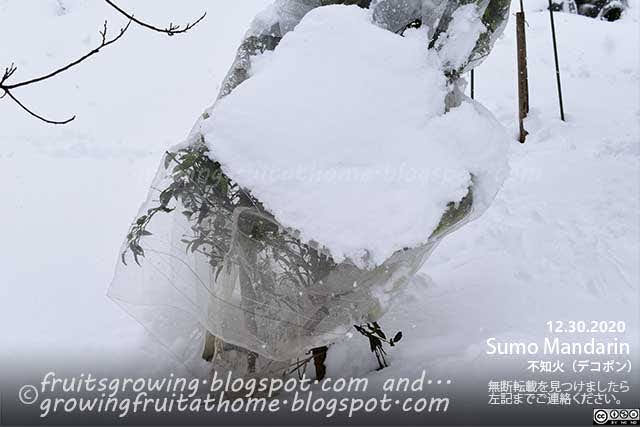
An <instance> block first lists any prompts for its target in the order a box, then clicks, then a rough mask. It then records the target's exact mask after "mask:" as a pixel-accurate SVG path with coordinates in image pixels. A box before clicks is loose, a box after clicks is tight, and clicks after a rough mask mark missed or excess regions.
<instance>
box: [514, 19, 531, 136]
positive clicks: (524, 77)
mask: <svg viewBox="0 0 640 427" xmlns="http://www.w3.org/2000/svg"><path fill="white" fill-rule="evenodd" d="M524 26H525V18H524V12H518V13H516V31H517V32H516V35H517V37H516V39H517V46H518V110H519V114H518V116H519V124H520V138H519V140H520V143H522V144H524V142H525V140H526V138H527V135H528V132H527V131H526V130H525V128H524V119H525V118H526V117H527V114H529V75H528V71H527V38H526V34H525V28H524Z"/></svg>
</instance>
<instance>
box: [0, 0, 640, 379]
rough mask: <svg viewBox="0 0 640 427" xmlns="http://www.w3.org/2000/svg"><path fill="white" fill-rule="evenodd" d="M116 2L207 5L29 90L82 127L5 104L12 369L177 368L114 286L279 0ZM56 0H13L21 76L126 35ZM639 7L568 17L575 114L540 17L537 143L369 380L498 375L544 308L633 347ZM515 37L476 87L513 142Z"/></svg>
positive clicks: (394, 314)
mask: <svg viewBox="0 0 640 427" xmlns="http://www.w3.org/2000/svg"><path fill="white" fill-rule="evenodd" d="M121 3H122V4H123V5H124V6H128V7H131V8H132V10H134V11H136V12H137V13H139V14H140V16H144V17H145V18H146V19H148V20H150V21H153V22H158V23H165V22H168V21H173V22H186V21H188V20H189V19H190V18H192V17H194V16H198V15H199V13H200V12H201V11H202V10H205V9H206V10H207V11H208V12H209V15H208V18H207V20H206V21H205V22H204V23H203V24H201V25H200V26H199V27H197V28H196V29H194V30H193V31H192V32H191V33H189V34H187V35H185V36H183V37H178V36H176V37H173V38H169V37H164V36H162V35H158V34H153V33H148V32H145V31H143V30H141V29H139V28H135V27H132V28H131V30H130V32H131V33H130V34H128V35H127V36H126V37H125V38H124V39H123V40H122V41H121V42H120V43H119V44H118V45H115V46H113V47H111V48H109V49H106V50H105V51H104V52H102V53H101V54H99V55H98V56H96V57H95V58H93V59H92V60H91V61H90V62H89V63H87V64H83V65H82V66H80V67H77V68H76V69H74V70H73V71H72V72H70V73H69V74H64V75H62V76H60V77H59V78H58V79H55V80H51V81H48V82H44V83H42V84H40V85H38V86H34V87H33V88H25V89H24V90H21V91H16V95H18V96H21V97H22V99H23V100H24V101H25V102H26V103H27V104H28V105H30V106H32V107H33V108H34V109H35V110H36V111H38V112H41V113H42V114H47V115H48V116H51V117H53V118H60V117H66V116H67V115H72V114H77V115H78V117H77V119H76V121H75V122H74V123H72V124H71V125H68V126H66V127H53V126H50V125H45V124H42V123H39V122H38V121H36V120H35V119H33V118H30V117H28V116H26V115H25V114H24V113H23V112H21V111H20V110H19V109H18V108H17V107H16V106H15V105H14V104H12V103H10V102H7V101H6V100H0V183H1V184H0V189H1V191H2V199H3V205H2V206H3V209H2V219H3V224H5V226H4V227H3V233H2V245H1V246H0V267H1V269H2V272H3V279H2V281H1V282H0V301H1V302H0V304H1V309H0V324H1V325H2V326H0V333H1V335H2V337H3V338H2V345H1V346H0V360H1V361H2V364H1V365H2V367H3V368H7V369H8V368H9V366H11V365H13V364H14V363H17V362H18V361H19V362H25V361H27V362H29V361H32V362H33V363H35V364H36V365H38V366H42V368H43V369H51V368H54V367H55V366H51V365H52V364H55V363H58V362H57V361H59V359H60V358H61V357H63V358H65V359H66V360H67V361H68V360H69V359H74V360H78V361H79V362H80V363H82V364H84V365H85V366H88V367H92V366H93V365H94V363H95V362H94V361H97V360H104V359H110V360H112V361H113V360H116V361H117V362H115V363H118V364H121V365H122V366H125V365H131V364H132V363H133V364H138V363H140V364H144V365H147V366H148V365H151V366H163V364H164V363H170V361H169V360H168V359H167V358H166V357H165V356H164V353H163V350H162V349H161V348H160V347H157V346H155V345H154V344H153V342H151V341H150V340H149V339H148V338H146V337H145V336H144V332H143V331H142V328H141V327H139V326H138V325H137V324H136V323H135V321H133V320H132V319H130V318H128V317H127V316H126V315H125V314H124V313H122V312H121V311H120V309H119V308H118V307H117V306H116V305H115V304H113V303H112V302H111V301H109V300H108V299H107V298H106V297H105V291H106V288H107V286H108V284H109V282H110V280H111V275H112V273H113V266H114V263H115V262H116V260H117V252H118V248H119V247H120V244H121V241H122V239H123V238H124V235H125V233H126V231H127V229H128V225H129V222H130V221H131V219H132V218H133V216H134V215H135V213H136V212H137V209H138V207H139V204H140V203H141V202H142V201H143V200H144V198H145V196H146V192H147V187H148V185H149V183H150V181H151V179H152V176H153V174H154V172H155V170H156V168H157V163H158V161H159V159H160V157H161V153H162V152H163V151H164V150H165V149H166V148H167V147H168V146H169V145H172V144H174V143H175V142H178V141H180V140H181V139H182V138H183V137H184V136H186V134H187V132H188V131H189V129H190V127H191V125H192V124H193V122H194V121H195V119H196V117H197V115H198V114H199V113H200V112H201V111H202V110H203V109H204V108H205V107H206V106H208V105H209V104H210V103H211V102H212V100H213V99H214V97H215V95H216V94H217V85H218V83H219V82H220V81H221V80H222V78H223V76H224V73H225V72H226V69H227V67H228V65H229V63H230V62H231V60H232V58H233V54H234V51H235V48H236V45H237V43H238V41H239V39H240V37H241V36H242V34H243V32H244V30H245V28H246V27H247V25H248V22H249V20H250V19H251V17H252V16H253V14H254V13H255V12H257V11H258V10H260V9H261V8H262V7H263V6H264V5H265V4H267V3H268V1H267V0H243V1H242V2H237V1H225V2H223V1H216V2H210V1H204V0H203V1H191V2H189V3H188V7H184V6H181V8H180V9H179V10H178V8H176V7H173V6H172V5H171V4H170V2H156V1H154V2H151V1H146V0H145V1H137V2H132V1H128V2H125V1H122V2H121ZM58 4H59V2H58V1H54V0H50V1H49V0H47V1H44V0H43V1H41V2H38V5H39V6H38V7H35V6H34V3H31V2H29V3H27V2H22V1H20V0H0V21H1V22H2V25H0V40H2V41H3V42H2V44H1V45H0V64H2V65H4V64H7V65H8V64H9V63H11V62H12V61H15V63H16V65H17V66H18V72H17V73H16V74H15V78H16V79H22V78H26V77H30V76H34V75H37V74H40V73H42V72H43V71H46V70H50V69H52V68H54V67H56V66H58V65H60V64H62V63H66V62H67V61H68V60H69V59H70V58H74V57H76V56H77V55H78V54H82V53H84V52H85V51H86V50H87V49H89V48H90V47H91V46H93V44H95V43H96V42H97V30H98V29H99V28H100V26H101V25H102V21H103V20H104V18H105V17H108V18H109V21H110V28H111V29H112V30H113V31H115V30H116V28H117V26H118V25H121V24H122V23H123V20H122V19H120V18H119V17H118V16H117V15H115V14H114V13H113V12H111V11H110V10H109V9H108V8H107V7H106V6H105V7H102V6H101V5H98V3H83V2H80V1H76V0H74V1H71V0H67V1H63V4H65V5H66V6H67V9H66V11H61V10H60V9H59V8H58V7H57V5H58ZM152 4H153V7H152V6H151V5H152ZM134 5H135V9H134ZM638 11H639V9H638V8H637V7H636V8H634V9H633V10H632V11H631V12H630V15H631V16H628V17H627V18H626V19H625V21H623V22H618V23H606V22H598V21H593V20H590V19H587V18H584V17H580V16H571V15H560V14H558V15H556V16H557V25H558V37H559V44H560V46H559V47H560V59H561V63H562V73H563V74H562V76H563V83H564V87H563V89H564V92H565V93H564V95H565V108H566V110H567V114H568V121H567V122H566V123H562V122H561V121H560V120H559V118H558V107H557V100H556V96H555V93H556V92H555V75H554V70H553V56H552V52H551V35H550V29H549V23H548V14H546V13H533V12H532V13H529V15H528V17H527V20H528V24H529V26H528V28H527V31H528V45H529V65H530V72H529V74H530V85H531V87H530V92H531V108H532V112H531V116H530V118H529V120H528V123H527V128H528V130H529V132H530V133H531V135H530V136H529V139H528V142H527V144H525V145H524V146H520V145H519V144H516V143H514V145H513V147H512V149H511V154H510V162H511V169H512V175H511V176H510V178H509V179H508V180H507V182H506V183H505V186H504V188H503V189H502V191H501V192H500V193H499V195H498V197H497V199H496V201H495V203H494V205H493V206H492V207H491V208H490V210H489V211H488V212H487V213H486V214H485V216H484V217H483V218H481V219H480V220H478V221H477V222H475V223H472V224H470V225H468V226H466V227H465V228H464V229H462V230H460V231H458V232H457V233H456V234H455V235H452V236H450V237H448V238H447V239H446V240H445V241H444V243H443V244H442V245H441V246H440V247H439V248H438V249H437V251H436V252H435V253H434V255H433V257H432V258H431V259H430V260H429V262H428V263H427V265H426V266H425V268H424V270H423V273H424V274H425V275H429V276H430V278H431V279H424V280H423V282H424V283H416V286H414V287H413V288H411V289H409V291H408V292H407V296H406V298H404V299H403V301H402V303H401V304H399V305H398V306H397V307H396V308H395V309H394V310H392V311H391V312H390V313H388V315H387V316H386V317H385V319H383V322H382V323H383V326H385V328H387V329H389V330H394V331H395V330H402V331H403V332H404V335H405V338H404V340H403V341H402V342H401V343H400V345H399V346H398V347H397V348H396V349H394V350H393V351H392V357H393V366H392V368H390V369H389V370H386V371H383V373H384V374H381V373H372V374H371V376H372V377H377V378H380V377H381V376H382V375H395V374H404V373H408V374H415V373H416V371H417V367H418V366H421V367H426V368H428V369H430V370H431V371H432V372H434V374H435V375H437V374H439V373H440V374H442V375H447V374H450V373H451V372H460V371H461V370H462V368H466V369H467V370H475V369H477V368H479V367H487V366H488V367H490V368H491V367H495V366H494V365H493V364H492V362H491V361H489V360H487V359H486V358H485V357H484V356H483V355H482V353H483V351H484V346H483V342H484V340H485V339H486V338H487V337H489V336H502V337H506V336H508V337H513V338H523V337H540V336H542V335H543V334H544V331H545V329H544V328H545V324H544V323H545V322H546V321H547V320H556V319H574V320H590V319H607V320H617V319H623V320H626V321H627V323H628V325H629V328H628V332H627V334H626V339H628V340H637V332H638V284H639V260H640V251H639V242H640V228H639V224H640V206H639V205H640V203H639V202H640V184H639V178H640V176H639V174H640V164H639V155H640V149H639V142H640V127H639V120H640V71H639V59H638V49H637V46H638V45H640V43H639V42H640V40H639V39H640V37H639V33H638ZM63 12H64V13H63ZM514 36H515V28H514V25H513V21H512V22H511V23H510V24H509V27H508V28H507V30H506V34H505V36H504V37H503V38H502V39H501V40H500V41H499V42H498V44H497V46H496V48H495V50H494V52H493V53H492V55H491V56H490V57H489V58H488V60H487V62H486V63H485V64H483V65H482V66H481V67H480V68H479V69H478V70H477V73H476V78H477V82H476V99H477V100H479V101H480V102H482V103H483V104H484V105H485V106H487V107H488V108H489V109H490V110H491V111H493V112H494V114H495V115H496V117H497V118H498V119H499V120H500V121H501V122H502V123H503V124H504V125H505V126H506V127H507V128H508V129H510V130H511V132H512V133H513V134H514V136H515V132H516V124H517V123H516V108H517V101H516V98H515V97H516V83H515V70H514V68H515V37H514ZM5 40H10V41H11V42H9V43H7V42H5ZM353 340H356V343H357V345H350V344H353ZM347 347H348V348H349V351H351V352H353V351H356V352H360V353H361V354H362V356H363V357H364V358H365V360H368V361H369V362H370V363H369V364H368V365H367V364H366V363H362V359H361V358H358V357H354V356H353V353H349V354H348V355H347V352H346V349H347ZM636 349H637V346H636ZM636 358H637V353H636ZM149 359H151V360H152V363H148V360H149ZM636 360H637V359H636ZM60 363H63V362H60ZM329 364H330V374H333V375H349V374H366V373H368V372H370V370H371V369H372V368H373V367H375V359H374V358H373V356H372V355H371V354H370V353H369V352H368V348H367V343H366V342H365V341H364V340H363V339H362V338H361V337H359V336H357V335H354V337H353V338H351V342H347V343H343V344H340V345H337V346H335V347H334V348H333V349H332V351H331V353H330V355H329ZM151 369H153V368H151Z"/></svg>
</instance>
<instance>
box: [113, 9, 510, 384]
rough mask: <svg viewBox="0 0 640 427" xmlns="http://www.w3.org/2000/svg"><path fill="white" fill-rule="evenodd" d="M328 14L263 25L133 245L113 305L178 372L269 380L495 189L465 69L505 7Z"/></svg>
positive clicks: (502, 139)
mask: <svg viewBox="0 0 640 427" xmlns="http://www.w3.org/2000/svg"><path fill="white" fill-rule="evenodd" d="M328 3H331V4H333V3H340V2H338V1H324V0H315V1H314V0H279V1H276V2H275V3H274V4H273V5H272V6H271V7H270V8H269V9H267V10H266V11H265V12H264V13H262V14H260V15H259V16H258V17H257V18H256V19H255V21H254V23H253V24H252V26H251V28H250V30H249V32H248V33H247V35H246V37H245V39H244V40H243V42H242V43H241V46H240V48H239V50H238V54H237V57H236V60H235V62H234V64H233V65H232V67H231V70H230V72H229V74H228V76H227V78H226V79H225V81H224V82H223V84H222V88H221V91H220V95H219V98H218V101H217V102H216V103H215V104H214V105H213V106H212V107H211V108H209V109H208V110H207V111H206V112H205V113H204V114H203V115H202V117H201V118H200V120H199V121H198V122H197V123H196V126H195V127H194V129H193V131H192V133H191V135H190V137H189V139H188V140H187V141H186V142H185V143H183V144H181V145H179V146H177V147H175V148H174V149H172V150H171V152H169V153H167V154H166V156H165V159H164V161H163V164H162V165H161V167H160V170H159V172H158V175H157V177H156V180H155V181H154V183H153V185H152V190H151V192H150V195H149V197H148V200H147V202H146V203H145V205H144V206H143V208H142V210H141V214H140V216H139V218H138V219H137V220H136V221H135V223H134V224H133V226H132V228H131V230H130V233H129V235H128V236H127V240H126V242H125V245H124V248H123V253H122V261H123V262H122V263H120V264H119V266H118V270H117V273H116V278H115V280H114V282H113V285H112V287H111V289H110V293H109V294H110V296H111V297H112V298H114V299H115V300H116V301H118V302H119V303H121V304H122V305H123V307H125V308H126V309H127V310H128V311H130V312H131V313H132V314H133V315H134V316H136V317H137V318H138V319H139V320H140V321H141V322H142V323H143V324H145V326H146V327H147V328H148V329H149V330H150V331H151V332H152V333H153V334H155V335H156V336H158V337H159V338H161V339H162V341H163V342H164V343H165V344H166V345H167V346H168V347H169V348H170V349H171V350H172V351H173V352H174V354H175V355H176V356H177V357H178V358H179V359H181V360H182V361H185V362H187V361H194V359H197V358H198V357H200V355H201V354H202V347H203V345H204V357H205V358H206V359H213V362H214V368H215V369H229V370H234V371H235V372H236V373H239V374H242V373H247V374H253V373H260V375H279V374H281V373H282V372H284V371H286V368H287V366H288V365H289V363H290V362H291V361H292V360H295V359H296V358H297V357H300V356H301V355H304V354H305V353H306V352H307V351H309V350H311V349H313V348H317V347H321V346H325V345H328V344H330V343H332V342H336V341H337V340H340V339H341V338H342V337H343V336H344V335H345V334H346V333H347V332H348V331H349V330H350V328H351V327H352V325H353V324H360V323H365V322H374V321H376V320H378V319H379V318H380V317H381V316H382V315H383V314H384V312H385V310H387V309H388V307H389V305H390V304H391V303H392V301H393V299H394V296H395V295H397V293H398V292H399V291H401V290H402V288H403V287H404V286H406V285H407V284H408V283H409V281H410V280H411V278H412V277H413V275H414V274H416V272H417V271H418V269H419V268H420V267H421V266H422V265H423V263H424V261H425V260H426V259H427V257H428V256H429V254H430V253H431V251H432V250H433V249H434V248H435V247H436V246H437V244H438V243H439V242H440V241H441V239H442V238H443V237H444V236H446V235H447V234H449V233H451V232H453V231H454V230H456V229H458V228H459V227H460V226H462V225H463V224H465V223H466V222H468V221H470V220H472V219H474V218H477V217H478V216H479V215H481V214H482V213H483V212H484V211H485V210H486V209H487V207H488V206H489V204H490V203H491V201H492V199H493V197H494V196H495V194H496V192H497V191H498V189H499V187H500V185H501V184H502V181H503V180H504V178H505V175H506V173H507V165H506V144H507V143H508V142H509V141H510V138H509V137H508V136H507V135H506V133H505V131H504V129H503V128H502V126H501V125H499V124H498V123H497V121H496V120H495V119H494V118H493V117H492V116H491V114H490V113H489V112H488V111H486V110H485V109H484V108H483V107H482V106H480V105H479V104H478V103H476V102H474V101H472V100H470V99H468V98H466V97H465V96H464V95H463V94H462V91H461V90H460V89H461V86H462V85H463V82H462V81H461V79H460V75H461V74H462V73H464V72H466V71H467V70H469V69H471V68H473V67H474V66H477V65H478V64H479V63H480V62H481V61H482V60H483V59H484V58H485V57H486V56H487V54H488V53H489V51H490V49H491V47H492V45H493V42H494V41H495V39H496V38H497V36H498V35H499V34H500V32H501V31H502V29H503V28H504V25H505V22H506V19H507V16H508V10H509V3H510V2H509V1H508V0H507V1H505V0H492V1H486V0H477V1H471V2H466V4H459V3H458V2H447V1H439V2H438V1H433V0H429V1H427V0H424V1H422V0H382V1H373V2H371V4H369V2H349V3H358V5H359V6H370V7H369V9H361V8H358V7H356V6H344V5H331V6H325V7H319V6H324V5H326V4H328ZM362 3H366V4H362ZM131 260H133V261H135V263H131V262H128V263H127V261H131ZM136 263H137V264H138V265H136Z"/></svg>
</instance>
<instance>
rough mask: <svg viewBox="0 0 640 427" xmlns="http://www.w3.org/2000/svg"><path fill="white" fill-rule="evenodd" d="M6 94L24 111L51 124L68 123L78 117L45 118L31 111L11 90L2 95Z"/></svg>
mask: <svg viewBox="0 0 640 427" xmlns="http://www.w3.org/2000/svg"><path fill="white" fill-rule="evenodd" d="M4 95H9V98H11V99H13V100H14V102H15V103H16V104H18V105H19V106H20V107H22V109H23V110H24V111H26V112H27V113H29V114H31V115H32V116H33V117H35V118H37V119H40V120H42V121H43V122H45V123H49V124H52V125H66V124H67V123H69V122H70V121H72V120H74V119H75V118H76V116H73V117H71V118H69V119H67V120H62V121H56V120H50V119H47V118H44V117H42V116H40V115H38V114H36V113H34V112H33V111H31V110H30V109H29V108H28V107H26V106H25V105H24V104H23V103H22V102H20V101H19V100H18V98H16V97H15V96H14V95H13V94H12V93H11V92H9V91H5V93H4V94H3V95H2V97H4Z"/></svg>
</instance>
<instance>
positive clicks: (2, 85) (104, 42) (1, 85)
mask: <svg viewBox="0 0 640 427" xmlns="http://www.w3.org/2000/svg"><path fill="white" fill-rule="evenodd" d="M129 25H131V21H129V22H128V23H127V25H126V26H125V27H123V28H121V29H120V33H119V34H118V35H117V36H115V37H114V38H112V39H110V40H108V39H107V21H104V26H103V28H102V30H101V31H100V36H101V42H100V45H99V46H98V47H97V48H95V49H93V50H92V51H90V52H89V53H87V54H86V55H84V56H82V57H81V58H79V59H77V60H75V61H73V62H71V63H69V64H67V65H65V66H64V67H60V68H58V69H57V70H55V71H52V72H50V73H48V74H45V75H43V76H40V77H36V78H33V79H29V80H24V81H21V82H18V83H13V84H6V81H7V80H8V79H9V78H11V76H12V75H13V74H14V73H15V72H16V70H17V67H16V66H15V64H13V63H12V64H11V65H10V66H9V67H7V68H5V71H4V74H3V76H2V79H0V90H1V91H2V95H1V96H0V99H2V98H4V97H5V95H8V96H9V98H11V100H13V101H14V102H15V103H16V104H18V105H19V106H20V108H22V109H23V110H24V111H26V112H27V113H29V114H30V115H32V116H33V117H35V118H37V119H39V120H42V121H43V122H45V123H49V124H54V125H64V124H67V123H69V122H71V121H72V120H74V119H75V118H76V116H75V115H74V116H73V117H71V118H69V119H66V120H60V121H59V120H50V119H47V118H45V117H43V116H41V115H39V114H37V113H35V112H34V111H33V110H31V109H30V108H29V107H27V106H25V105H24V104H23V103H22V102H20V101H19V100H18V98H16V96H15V95H14V94H13V93H11V91H12V90H13V89H17V88H20V87H23V86H27V85H30V84H34V83H38V82H41V81H43V80H47V79H50V78H52V77H55V76H57V75H58V74H60V73H62V72H64V71H66V70H68V69H70V68H72V67H74V66H76V65H78V64H80V63H81V62H83V61H85V60H87V59H89V58H90V57H91V56H93V55H95V54H96V53H98V52H100V49H102V48H103V47H107V46H109V45H110V44H113V43H115V42H117V41H118V40H119V39H120V38H121V37H122V36H123V35H124V33H125V32H126V31H127V30H128V29H129Z"/></svg>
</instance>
